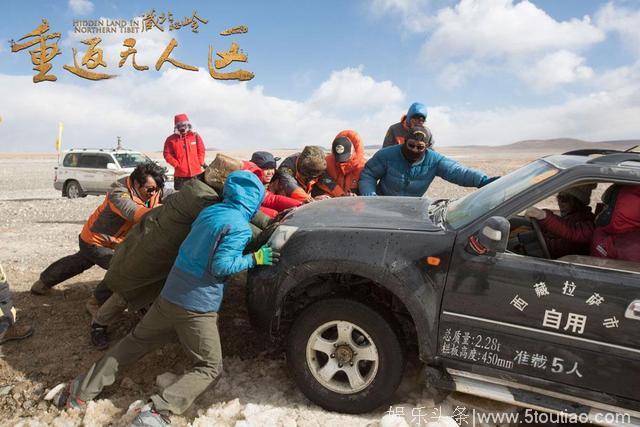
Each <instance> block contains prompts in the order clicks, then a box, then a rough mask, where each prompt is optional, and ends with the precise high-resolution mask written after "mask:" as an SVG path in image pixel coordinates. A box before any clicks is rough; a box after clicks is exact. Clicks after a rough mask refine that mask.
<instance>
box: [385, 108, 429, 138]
mask: <svg viewBox="0 0 640 427" xmlns="http://www.w3.org/2000/svg"><path fill="white" fill-rule="evenodd" d="M426 119H427V107H426V106H425V105H424V104H423V103H421V102H414V103H413V104H411V106H410V107H409V110H408V111H407V114H405V115H404V116H402V118H401V119H400V121H399V122H398V123H396V124H393V125H391V126H389V130H387V133H386V134H385V135H384V141H382V148H384V147H390V146H393V145H396V144H404V142H405V140H407V139H408V138H409V135H411V129H413V128H414V127H416V126H424V122H425V120H426Z"/></svg>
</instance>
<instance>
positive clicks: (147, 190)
mask: <svg viewBox="0 0 640 427" xmlns="http://www.w3.org/2000/svg"><path fill="white" fill-rule="evenodd" d="M144 191H146V192H147V194H153V193H156V192H157V191H158V187H144Z"/></svg>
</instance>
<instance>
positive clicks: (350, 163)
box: [327, 130, 366, 196]
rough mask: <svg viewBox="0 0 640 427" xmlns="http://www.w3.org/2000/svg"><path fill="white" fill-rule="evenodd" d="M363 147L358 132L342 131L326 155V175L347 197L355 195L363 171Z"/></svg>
mask: <svg viewBox="0 0 640 427" xmlns="http://www.w3.org/2000/svg"><path fill="white" fill-rule="evenodd" d="M365 163H366V161H365V160H364V146H363V144H362V139H361V138H360V135H358V132H356V131H354V130H343V131H342V132H340V133H339V134H337V135H336V137H335V139H334V140H333V144H331V154H329V155H327V173H328V174H329V176H330V177H331V178H333V180H334V181H335V182H336V184H338V185H339V186H340V187H341V188H342V189H343V190H344V191H345V192H346V193H347V194H348V195H354V196H355V195H357V194H359V193H358V183H359V182H360V174H361V173H362V170H363V169H364V165H365Z"/></svg>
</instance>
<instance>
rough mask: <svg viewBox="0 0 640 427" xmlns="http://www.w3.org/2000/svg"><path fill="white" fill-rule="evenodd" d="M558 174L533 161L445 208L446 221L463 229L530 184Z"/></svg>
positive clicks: (542, 161)
mask: <svg viewBox="0 0 640 427" xmlns="http://www.w3.org/2000/svg"><path fill="white" fill-rule="evenodd" d="M558 172H559V169H558V168H556V167H554V166H552V165H551V164H549V163H547V162H545V161H544V160H536V161H534V162H532V163H529V164H528V165H526V166H523V167H521V168H520V169H517V170H515V171H513V172H511V173H510V174H508V175H505V176H503V177H502V178H500V179H498V180H496V181H493V182H492V183H491V184H488V185H486V186H484V187H482V188H481V189H479V190H478V191H474V192H473V193H471V194H468V195H466V196H465V197H463V198H461V199H458V200H454V201H453V202H451V203H450V204H449V205H448V206H447V214H446V221H447V222H448V223H449V224H450V225H451V226H452V227H453V228H459V227H464V226H465V225H467V224H469V223H470V222H472V221H474V220H475V219H476V218H479V217H480V216H482V215H484V214H485V213H486V212H487V211H490V210H491V209H493V208H495V207H496V206H498V205H499V204H501V203H502V202H504V201H505V200H508V199H510V198H512V197H513V196H515V195H517V194H519V193H521V192H522V191H524V190H526V189H527V188H529V187H531V186H532V185H535V184H538V183H539V182H542V181H545V180H546V179H549V178H551V177H552V176H554V175H555V174H557V173H558Z"/></svg>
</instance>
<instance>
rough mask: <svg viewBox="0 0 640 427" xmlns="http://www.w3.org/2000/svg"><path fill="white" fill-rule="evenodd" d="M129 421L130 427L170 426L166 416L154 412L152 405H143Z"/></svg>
mask: <svg viewBox="0 0 640 427" xmlns="http://www.w3.org/2000/svg"><path fill="white" fill-rule="evenodd" d="M139 411H140V412H139V413H138V415H136V417H135V418H134V419H133V421H131V427H164V426H168V425H169V424H171V420H170V419H169V417H168V416H167V415H164V414H162V413H160V412H158V411H156V410H155V409H154V408H153V406H152V405H150V404H149V405H145V406H143V407H142V408H140V410H139Z"/></svg>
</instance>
